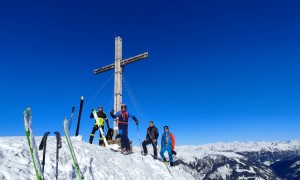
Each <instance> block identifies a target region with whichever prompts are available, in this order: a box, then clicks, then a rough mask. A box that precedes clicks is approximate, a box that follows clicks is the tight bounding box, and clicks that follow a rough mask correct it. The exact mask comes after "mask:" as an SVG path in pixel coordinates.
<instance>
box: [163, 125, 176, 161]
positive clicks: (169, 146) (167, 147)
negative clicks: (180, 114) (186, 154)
mask: <svg viewBox="0 0 300 180" xmlns="http://www.w3.org/2000/svg"><path fill="white" fill-rule="evenodd" d="M174 150H175V137H174V135H173V134H172V133H171V132H169V127H168V126H164V133H163V135H162V137H161V150H160V155H161V157H162V158H163V161H164V163H166V164H167V163H168V162H167V160H166V157H165V155H164V153H165V152H166V151H167V152H168V155H169V162H170V166H174V162H173V157H172V153H173V152H175V151H174Z"/></svg>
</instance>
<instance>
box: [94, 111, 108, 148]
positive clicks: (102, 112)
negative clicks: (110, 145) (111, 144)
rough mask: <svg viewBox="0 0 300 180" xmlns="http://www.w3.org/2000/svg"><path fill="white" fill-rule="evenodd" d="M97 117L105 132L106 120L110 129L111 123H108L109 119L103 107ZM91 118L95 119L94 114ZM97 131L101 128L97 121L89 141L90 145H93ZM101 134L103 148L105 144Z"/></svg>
mask: <svg viewBox="0 0 300 180" xmlns="http://www.w3.org/2000/svg"><path fill="white" fill-rule="evenodd" d="M92 111H93V110H92ZM97 116H98V120H99V122H100V126H101V128H102V130H103V132H104V120H105V121H106V125H107V128H108V129H109V121H108V118H107V116H106V113H105V112H104V111H103V107H102V106H99V107H98V111H97ZM90 118H94V115H93V112H91V114H90ZM97 130H99V126H98V124H97V122H96V120H95V124H94V127H93V130H92V132H91V134H90V140H89V142H90V144H92V143H93V139H94V135H95V132H96V131H97ZM99 134H100V139H99V145H100V146H102V145H103V143H104V142H103V137H102V135H101V133H100V132H99Z"/></svg>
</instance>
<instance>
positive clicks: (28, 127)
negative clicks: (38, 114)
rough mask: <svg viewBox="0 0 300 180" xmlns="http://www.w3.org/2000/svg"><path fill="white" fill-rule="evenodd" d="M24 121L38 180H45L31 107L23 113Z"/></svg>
mask: <svg viewBox="0 0 300 180" xmlns="http://www.w3.org/2000/svg"><path fill="white" fill-rule="evenodd" d="M23 119H24V127H25V132H26V139H27V142H28V146H29V152H30V156H31V159H32V162H33V166H34V170H35V174H36V177H37V179H38V180H43V179H44V176H43V174H42V171H41V164H40V160H39V156H38V152H37V147H36V144H35V140H34V134H33V131H32V113H31V108H30V107H28V108H27V109H26V110H25V111H24V112H23Z"/></svg>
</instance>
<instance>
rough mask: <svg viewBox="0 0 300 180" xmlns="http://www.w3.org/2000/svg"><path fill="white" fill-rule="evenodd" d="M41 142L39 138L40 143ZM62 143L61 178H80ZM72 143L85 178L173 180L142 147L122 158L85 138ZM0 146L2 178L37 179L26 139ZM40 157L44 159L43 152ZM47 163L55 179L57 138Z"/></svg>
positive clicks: (176, 172)
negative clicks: (146, 154)
mask: <svg viewBox="0 0 300 180" xmlns="http://www.w3.org/2000/svg"><path fill="white" fill-rule="evenodd" d="M41 139H42V137H36V143H40V141H41ZM62 140H63V141H62V143H63V144H62V145H63V147H62V148H61V149H60V151H59V163H58V166H59V167H58V169H59V173H58V179H64V180H65V179H77V178H76V173H75V169H74V167H73V164H72V159H71V155H70V153H69V149H68V148H67V143H66V140H65V137H62ZM71 140H72V143H73V147H74V151H75V154H76V156H77V160H78V163H79V166H80V169H81V172H82V173H83V175H84V178H85V179H118V180H119V179H135V180H136V179H173V177H172V176H171V174H170V173H169V172H168V170H167V168H166V166H165V164H164V163H162V162H161V161H159V160H154V159H153V158H152V156H150V155H149V156H145V157H143V158H142V155H141V153H140V151H141V149H140V147H133V151H134V153H133V154H129V155H122V154H120V153H118V152H113V151H111V150H110V149H109V148H105V147H100V146H98V145H94V144H92V145H91V144H89V143H86V142H82V141H81V137H71ZM0 144H1V146H0V179H7V180H13V179H30V180H31V179H36V175H35V172H34V168H33V163H32V161H31V159H30V153H29V149H28V144H27V140H26V137H1V138H0ZM38 145H39V144H37V146H38ZM38 154H39V157H40V160H41V158H42V151H39V152H38ZM45 162H46V164H45V173H44V176H45V179H46V180H47V179H55V172H56V138H55V137H54V136H49V137H48V141H47V148H46V160H45ZM170 170H171V172H172V174H173V176H174V177H176V179H194V177H193V176H192V175H190V174H188V173H187V172H185V171H184V170H182V169H180V168H179V167H172V168H171V167H170Z"/></svg>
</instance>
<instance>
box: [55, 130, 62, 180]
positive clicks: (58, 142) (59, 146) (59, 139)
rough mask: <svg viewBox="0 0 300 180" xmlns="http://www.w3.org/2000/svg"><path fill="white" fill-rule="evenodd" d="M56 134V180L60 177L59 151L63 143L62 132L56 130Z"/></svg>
mask: <svg viewBox="0 0 300 180" xmlns="http://www.w3.org/2000/svg"><path fill="white" fill-rule="evenodd" d="M54 134H55V135H56V174H55V176H56V180H57V177H58V153H59V149H60V148H61V147H62V143H61V136H60V133H59V132H57V131H55V132H54Z"/></svg>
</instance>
